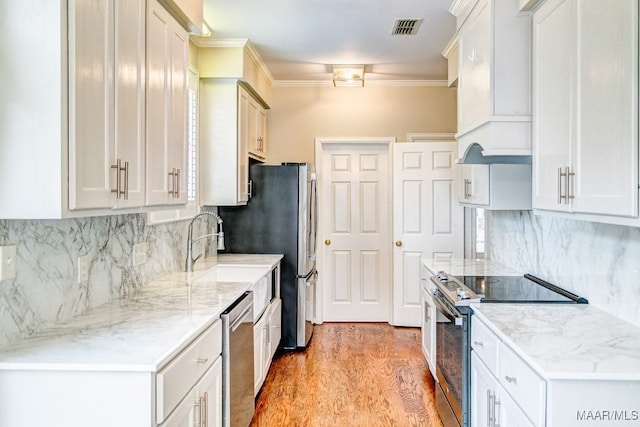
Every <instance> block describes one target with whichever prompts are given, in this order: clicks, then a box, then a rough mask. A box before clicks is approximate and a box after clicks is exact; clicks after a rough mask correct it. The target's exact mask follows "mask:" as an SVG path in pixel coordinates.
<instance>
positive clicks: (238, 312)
mask: <svg viewBox="0 0 640 427" xmlns="http://www.w3.org/2000/svg"><path fill="white" fill-rule="evenodd" d="M247 314H249V315H251V317H253V292H251V291H246V292H245V293H244V294H242V295H241V296H240V297H239V298H238V299H237V300H235V301H234V302H233V304H231V305H230V306H229V308H227V309H226V310H225V311H223V312H222V314H221V315H220V317H221V318H222V320H223V325H225V327H228V328H230V329H232V330H235V328H237V325H238V323H241V322H242V320H243V318H245V317H246V316H247Z"/></svg>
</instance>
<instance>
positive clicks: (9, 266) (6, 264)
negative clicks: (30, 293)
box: [0, 245, 16, 281]
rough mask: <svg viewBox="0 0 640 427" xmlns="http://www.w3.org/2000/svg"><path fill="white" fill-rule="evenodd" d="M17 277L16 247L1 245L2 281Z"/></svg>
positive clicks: (0, 272) (0, 275)
mask: <svg viewBox="0 0 640 427" xmlns="http://www.w3.org/2000/svg"><path fill="white" fill-rule="evenodd" d="M15 277H16V247H15V245H13V246H0V281H2V280H8V279H14V278H15Z"/></svg>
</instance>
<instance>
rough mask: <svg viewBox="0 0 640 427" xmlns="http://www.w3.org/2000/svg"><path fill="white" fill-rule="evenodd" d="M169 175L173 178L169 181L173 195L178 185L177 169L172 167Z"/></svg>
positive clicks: (170, 193)
mask: <svg viewBox="0 0 640 427" xmlns="http://www.w3.org/2000/svg"><path fill="white" fill-rule="evenodd" d="M167 175H168V176H169V178H171V181H169V182H170V183H171V184H170V187H169V195H170V196H173V194H174V191H175V185H176V179H175V169H172V170H171V171H170V172H169V173H168V174H167Z"/></svg>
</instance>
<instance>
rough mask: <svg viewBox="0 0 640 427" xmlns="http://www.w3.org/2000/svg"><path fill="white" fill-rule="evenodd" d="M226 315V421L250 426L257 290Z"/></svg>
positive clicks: (229, 424) (236, 426)
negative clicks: (254, 306) (255, 293)
mask: <svg viewBox="0 0 640 427" xmlns="http://www.w3.org/2000/svg"><path fill="white" fill-rule="evenodd" d="M220 317H221V318H222V402H223V404H222V425H223V426H225V427H247V426H248V425H249V423H251V419H252V418H253V413H254V411H255V400H254V398H253V293H252V292H251V291H247V292H245V293H244V294H242V296H241V297H240V298H238V299H237V300H236V301H235V302H234V303H233V304H232V305H231V306H230V307H229V308H228V309H226V310H225V311H224V312H223V313H222V314H221V315H220Z"/></svg>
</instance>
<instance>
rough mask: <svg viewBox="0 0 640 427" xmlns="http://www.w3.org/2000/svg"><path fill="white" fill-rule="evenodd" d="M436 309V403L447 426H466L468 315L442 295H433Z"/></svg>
mask: <svg viewBox="0 0 640 427" xmlns="http://www.w3.org/2000/svg"><path fill="white" fill-rule="evenodd" d="M433 302H434V305H435V307H436V310H437V314H438V317H437V322H436V375H437V377H438V383H439V386H440V389H436V406H437V407H438V413H439V415H440V418H441V419H442V422H443V424H444V425H445V427H449V426H453V427H457V426H463V425H466V422H465V420H466V414H465V412H466V411H465V410H464V408H465V407H466V405H464V404H463V402H464V401H465V399H466V396H467V390H466V386H465V384H466V382H467V378H468V375H467V374H466V372H465V363H466V356H467V355H466V351H465V348H466V342H467V337H468V335H467V333H468V328H467V314H465V313H461V312H460V311H459V310H457V309H456V308H455V307H453V306H451V304H449V303H448V302H447V301H446V300H445V299H444V297H442V295H437V294H436V295H433Z"/></svg>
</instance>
